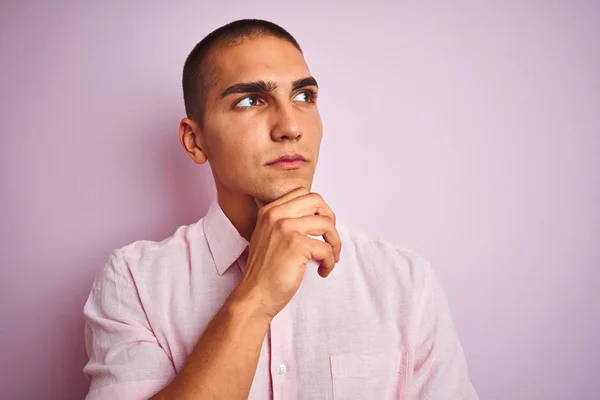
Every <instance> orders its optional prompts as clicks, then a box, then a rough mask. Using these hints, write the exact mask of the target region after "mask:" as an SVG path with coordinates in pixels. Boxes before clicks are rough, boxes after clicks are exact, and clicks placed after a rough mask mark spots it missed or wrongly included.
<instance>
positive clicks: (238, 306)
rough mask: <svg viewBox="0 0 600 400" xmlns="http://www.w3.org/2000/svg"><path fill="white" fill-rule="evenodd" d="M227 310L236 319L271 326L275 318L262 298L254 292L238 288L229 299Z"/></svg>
mask: <svg viewBox="0 0 600 400" xmlns="http://www.w3.org/2000/svg"><path fill="white" fill-rule="evenodd" d="M227 308H228V310H229V313H230V314H231V315H232V316H234V317H242V318H244V317H246V318H249V319H251V320H253V321H261V322H263V323H265V324H267V325H268V324H270V323H271V320H272V319H273V316H274V315H272V313H271V312H269V309H268V307H266V305H265V302H264V301H263V299H262V297H261V296H259V295H258V294H257V293H255V292H252V291H245V290H242V289H241V288H240V287H238V288H236V289H235V290H234V291H233V292H232V293H231V295H230V296H229V298H228V299H227Z"/></svg>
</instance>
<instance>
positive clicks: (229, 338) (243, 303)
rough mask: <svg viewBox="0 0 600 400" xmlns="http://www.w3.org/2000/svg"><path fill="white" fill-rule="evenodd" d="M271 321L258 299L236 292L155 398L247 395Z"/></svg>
mask: <svg viewBox="0 0 600 400" xmlns="http://www.w3.org/2000/svg"><path fill="white" fill-rule="evenodd" d="M269 323H270V317H268V316H267V315H266V314H265V313H264V312H261V311H260V305H259V304H258V303H257V302H253V301H252V300H249V301H248V300H242V299H241V296H239V295H238V294H237V292H233V294H232V296H230V298H229V299H228V300H227V302H226V303H225V305H224V306H223V307H222V308H221V309H220V310H219V312H217V314H216V315H215V317H214V318H213V320H212V321H211V323H210V324H209V325H208V327H207V328H206V330H205V332H204V334H203V335H202V337H201V338H200V340H199V341H198V343H197V344H196V347H195V348H194V350H193V351H192V353H191V354H190V356H189V358H188V360H187V362H186V364H185V366H184V368H183V369H182V371H181V373H180V374H179V375H178V376H177V378H175V379H174V380H173V381H172V382H171V383H170V384H169V385H167V387H165V388H164V389H163V390H161V391H160V392H159V393H158V394H156V395H155V396H154V397H152V400H167V399H178V400H187V399H190V400H191V399H232V400H233V399H247V398H248V394H249V392H250V387H251V385H252V381H253V379H254V374H255V372H256V366H257V364H258V358H259V355H260V349H261V346H262V343H263V340H264V338H265V335H266V333H267V329H268V327H269Z"/></svg>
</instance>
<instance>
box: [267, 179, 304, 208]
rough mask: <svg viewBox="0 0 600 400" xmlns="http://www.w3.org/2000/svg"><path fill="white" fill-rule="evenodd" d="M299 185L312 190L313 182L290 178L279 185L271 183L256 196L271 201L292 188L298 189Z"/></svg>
mask: <svg viewBox="0 0 600 400" xmlns="http://www.w3.org/2000/svg"><path fill="white" fill-rule="evenodd" d="M299 187H305V188H307V189H308V190H310V188H311V184H310V183H307V182H304V181H302V182H300V181H298V180H289V181H286V182H282V183H279V184H277V185H271V186H270V187H266V188H263V190H260V193H258V194H257V195H256V196H255V197H256V198H258V199H260V200H262V201H264V202H265V203H271V202H273V201H275V200H277V199H278V198H280V197H282V196H284V195H286V194H287V193H289V192H291V191H292V190H294V189H298V188H299Z"/></svg>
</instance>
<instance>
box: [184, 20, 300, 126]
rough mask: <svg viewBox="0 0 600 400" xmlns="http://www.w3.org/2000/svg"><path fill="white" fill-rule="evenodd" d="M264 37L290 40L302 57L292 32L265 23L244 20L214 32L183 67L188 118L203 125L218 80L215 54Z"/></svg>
mask: <svg viewBox="0 0 600 400" xmlns="http://www.w3.org/2000/svg"><path fill="white" fill-rule="evenodd" d="M261 36H273V37H277V38H280V39H283V40H287V41H288V42H290V43H291V44H293V45H294V46H295V47H296V48H297V49H298V50H299V51H300V53H302V49H301V48H300V45H299V44H298V42H297V41H296V39H294V37H293V36H292V35H291V34H290V33H289V32H288V31H286V30H285V29H283V28H282V27H280V26H279V25H276V24H274V23H272V22H269V21H265V20H261V19H241V20H237V21H233V22H230V23H228V24H227V25H224V26H222V27H220V28H218V29H216V30H214V31H212V32H211V33H209V34H208V35H207V36H206V37H205V38H204V39H202V40H201V41H200V42H199V43H198V44H196V46H195V47H194V49H193V50H192V51H191V53H190V54H189V55H188V57H187V59H186V60H185V64H184V66H183V82H182V83H183V101H184V103H185V112H186V114H187V117H188V118H190V119H193V120H197V121H198V122H199V123H200V124H202V120H203V116H204V107H205V101H206V93H207V92H208V90H209V88H210V86H211V85H212V84H213V83H214V81H215V79H216V75H215V74H216V71H215V70H214V66H213V63H212V59H213V57H214V51H215V50H217V49H218V48H222V47H224V46H231V45H236V44H239V43H241V42H242V41H243V40H245V39H251V38H256V37H261Z"/></svg>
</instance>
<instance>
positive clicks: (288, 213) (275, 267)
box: [236, 188, 342, 318]
mask: <svg viewBox="0 0 600 400" xmlns="http://www.w3.org/2000/svg"><path fill="white" fill-rule="evenodd" d="M256 204H257V206H258V218H257V221H256V226H255V228H254V233H253V234H252V238H251V239H250V252H249V254H248V263H247V267H246V271H245V272H244V276H243V277H242V281H241V282H240V284H239V285H238V288H237V289H236V291H237V292H238V293H240V294H241V296H242V297H244V296H248V297H247V298H252V299H254V300H256V299H258V300H259V302H260V303H261V308H264V310H265V311H266V313H267V314H268V316H269V317H270V318H273V317H274V316H275V315H277V314H278V313H279V312H280V311H281V310H282V309H283V308H284V307H285V306H286V304H287V303H289V301H290V300H291V299H292V297H293V296H294V294H295V293H296V291H297V290H298V288H299V287H300V284H301V283H302V278H303V276H304V272H305V270H306V263H307V262H308V261H309V260H311V259H314V260H317V261H320V266H319V268H318V273H319V275H320V276H322V277H323V278H325V277H327V276H328V275H329V274H330V273H331V271H332V270H333V268H334V267H335V264H336V263H337V262H338V261H339V260H340V252H341V249H342V243H341V240H340V236H339V234H338V232H337V230H336V228H335V222H336V221H335V215H334V214H333V212H332V211H331V209H330V208H329V206H328V205H327V204H326V203H325V201H324V200H323V198H322V197H321V196H320V195H318V194H317V193H311V192H310V191H309V190H308V189H306V188H298V189H295V190H293V191H291V192H290V193H288V194H286V195H285V196H283V197H281V198H279V199H277V200H275V201H273V202H272V203H269V204H264V203H262V202H261V201H260V200H256ZM307 235H312V236H323V238H324V239H325V242H323V241H320V240H317V239H313V238H311V237H308V236H307Z"/></svg>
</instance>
